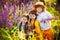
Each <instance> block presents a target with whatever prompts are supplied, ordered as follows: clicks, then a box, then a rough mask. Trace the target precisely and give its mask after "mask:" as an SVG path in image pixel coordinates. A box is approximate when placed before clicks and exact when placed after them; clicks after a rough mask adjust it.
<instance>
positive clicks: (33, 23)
mask: <svg viewBox="0 0 60 40" xmlns="http://www.w3.org/2000/svg"><path fill="white" fill-rule="evenodd" d="M31 24H32V25H35V30H36V32H37V33H40V31H41V30H40V24H39V22H38V20H35V22H34V20H31Z"/></svg>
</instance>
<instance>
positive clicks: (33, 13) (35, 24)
mask: <svg viewBox="0 0 60 40" xmlns="http://www.w3.org/2000/svg"><path fill="white" fill-rule="evenodd" d="M29 18H30V22H31V24H32V25H33V28H34V31H35V37H36V40H42V38H41V37H42V35H41V30H40V24H39V21H38V20H37V14H36V11H35V10H32V11H30V13H29Z"/></svg>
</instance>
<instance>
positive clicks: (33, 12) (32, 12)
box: [29, 10, 37, 19]
mask: <svg viewBox="0 0 60 40" xmlns="http://www.w3.org/2000/svg"><path fill="white" fill-rule="evenodd" d="M29 14H34V15H35V16H36V18H37V13H36V10H32V11H30V13H29ZM36 18H35V19H36Z"/></svg>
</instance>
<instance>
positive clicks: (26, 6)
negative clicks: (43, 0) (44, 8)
mask: <svg viewBox="0 0 60 40" xmlns="http://www.w3.org/2000/svg"><path fill="white" fill-rule="evenodd" d="M28 10H29V9H28V4H26V12H27V13H28Z"/></svg>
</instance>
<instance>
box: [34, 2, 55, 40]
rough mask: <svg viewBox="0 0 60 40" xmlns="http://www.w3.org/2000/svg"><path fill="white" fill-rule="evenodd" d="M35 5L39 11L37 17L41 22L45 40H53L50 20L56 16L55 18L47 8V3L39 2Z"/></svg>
mask: <svg viewBox="0 0 60 40" xmlns="http://www.w3.org/2000/svg"><path fill="white" fill-rule="evenodd" d="M33 7H34V9H35V10H36V11H37V15H38V16H37V19H38V21H39V23H40V27H41V30H42V33H43V38H44V40H46V39H47V40H53V32H52V29H51V24H50V20H52V19H55V18H53V17H52V16H51V15H50V13H49V12H47V11H46V10H45V5H44V4H43V3H42V2H37V3H36V4H35V5H34V6H33Z"/></svg>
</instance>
